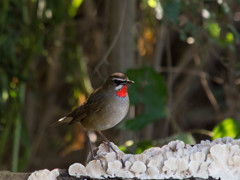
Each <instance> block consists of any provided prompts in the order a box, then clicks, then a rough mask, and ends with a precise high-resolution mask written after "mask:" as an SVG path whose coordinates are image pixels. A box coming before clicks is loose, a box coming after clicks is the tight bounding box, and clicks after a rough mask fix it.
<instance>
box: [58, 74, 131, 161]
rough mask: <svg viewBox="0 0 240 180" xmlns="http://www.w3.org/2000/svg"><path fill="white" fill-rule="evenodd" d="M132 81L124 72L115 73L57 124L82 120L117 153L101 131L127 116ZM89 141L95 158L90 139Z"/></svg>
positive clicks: (81, 121) (84, 124)
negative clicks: (128, 90) (129, 87)
mask: <svg viewBox="0 0 240 180" xmlns="http://www.w3.org/2000/svg"><path fill="white" fill-rule="evenodd" d="M132 83H134V82H133V81H131V80H129V79H128V77H127V76H125V75H124V74H122V73H113V74H112V75H110V76H109V78H108V79H107V81H106V82H105V83H104V84H103V85H102V86H100V87H99V88H97V89H96V90H95V91H94V92H93V93H92V94H91V95H90V96H89V98H88V99H87V100H86V101H85V102H84V103H83V104H82V105H80V106H79V107H77V108H76V109H74V110H73V111H72V112H71V113H69V114H68V115H67V116H65V117H63V118H61V119H59V120H58V121H57V122H56V123H55V124H61V123H69V124H74V123H77V122H80V123H81V124H82V126H83V127H84V128H85V129H86V130H87V131H89V130H94V131H97V132H98V133H99V134H100V135H101V136H102V137H103V138H104V140H105V141H107V142H108V146H109V148H111V149H112V150H113V151H114V152H115V153H116V151H115V150H114V149H113V148H112V146H111V143H110V142H109V140H108V139H107V138H106V137H105V136H104V135H103V134H102V133H101V131H103V130H107V129H109V128H112V127H114V126H115V125H117V124H118V123H119V122H120V121H122V120H123V118H124V117H125V116H126V114H127V112H128V109H129V98H128V93H127V86H128V85H129V84H132ZM88 138H89V136H88ZM89 143H90V149H91V153H92V157H93V158H94V155H93V151H92V147H91V142H90V139H89Z"/></svg>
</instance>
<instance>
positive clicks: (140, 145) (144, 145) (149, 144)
mask: <svg viewBox="0 0 240 180" xmlns="http://www.w3.org/2000/svg"><path fill="white" fill-rule="evenodd" d="M153 146H154V145H153V143H152V141H140V142H138V143H137V148H136V152H135V153H136V154H141V153H142V152H143V151H145V150H146V149H149V148H151V147H153Z"/></svg>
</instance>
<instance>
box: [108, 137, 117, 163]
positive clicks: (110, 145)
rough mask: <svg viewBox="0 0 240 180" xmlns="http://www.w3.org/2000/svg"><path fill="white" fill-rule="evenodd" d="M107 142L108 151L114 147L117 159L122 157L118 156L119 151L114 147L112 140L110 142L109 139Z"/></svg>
mask: <svg viewBox="0 0 240 180" xmlns="http://www.w3.org/2000/svg"><path fill="white" fill-rule="evenodd" d="M106 144H107V146H108V152H110V151H111V149H112V151H113V152H115V154H116V159H117V160H118V159H120V158H119V157H118V153H117V151H116V150H115V149H114V148H113V146H112V144H111V142H110V141H107V142H106Z"/></svg>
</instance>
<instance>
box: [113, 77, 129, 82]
mask: <svg viewBox="0 0 240 180" xmlns="http://www.w3.org/2000/svg"><path fill="white" fill-rule="evenodd" d="M112 80H118V81H123V82H124V81H126V80H124V79H119V78H112Z"/></svg>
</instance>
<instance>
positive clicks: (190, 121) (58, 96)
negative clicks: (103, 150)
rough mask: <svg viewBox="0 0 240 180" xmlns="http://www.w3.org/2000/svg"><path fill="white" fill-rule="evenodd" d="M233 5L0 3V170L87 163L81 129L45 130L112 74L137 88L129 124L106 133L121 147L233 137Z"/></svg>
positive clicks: (237, 119) (238, 65) (237, 61)
mask: <svg viewBox="0 0 240 180" xmlns="http://www.w3.org/2000/svg"><path fill="white" fill-rule="evenodd" d="M239 7H240V1H228V0H205V1H197V0H193V1H192V0H191V1H190V0H168V1H162V0H142V1H140V0H138V1H137V0H131V1H128V0H118V1H107V0H98V1H94V0H72V1H65V0H58V1H57V3H56V2H55V1H46V0H22V1H18V0H2V1H0V32H1V33H0V107H1V108H0V167H1V169H10V170H12V171H31V170H34V169H40V168H55V167H59V168H66V167H67V166H68V165H69V164H70V163H73V162H75V161H81V162H84V161H85V157H86V155H87V153H88V148H87V145H86V144H87V142H85V134H84V133H85V132H84V130H83V129H81V127H80V126H69V127H68V126H61V127H56V128H50V127H49V125H50V124H51V123H52V122H54V121H56V120H57V119H58V118H60V117H62V116H63V115H65V114H66V113H68V112H69V111H70V110H71V109H72V108H73V107H76V106H78V105H80V104H81V103H82V102H83V101H84V100H85V99H86V97H87V96H88V95H89V94H90V93H91V91H92V86H93V88H96V87H98V86H99V85H100V84H102V82H103V81H104V80H105V79H106V77H107V76H108V75H109V74H110V73H112V72H116V71H121V72H124V73H126V74H127V75H128V76H129V78H130V79H132V80H134V81H135V82H136V83H135V84H134V85H132V86H131V87H129V96H130V101H131V104H132V106H131V108H130V113H129V116H128V118H127V119H126V121H124V122H123V123H121V124H120V125H119V126H118V127H117V128H115V129H114V130H109V131H107V132H106V136H107V137H110V138H109V139H110V140H113V141H114V142H116V143H118V144H119V145H120V147H121V148H122V150H124V151H128V152H132V153H135V152H136V153H140V152H142V151H143V150H144V149H146V148H149V147H151V146H161V145H163V144H165V143H167V142H168V141H170V140H173V139H180V140H183V141H185V142H186V143H195V142H196V141H199V140H201V139H215V138H219V137H223V136H231V137H232V138H239V134H240V125H239V123H240V114H239V112H240V104H239V102H240V93H239V85H240V80H239V78H240V76H239V72H240V56H239V51H240V45H239V43H240V11H239ZM91 84H92V85H91ZM108 135H111V136H108ZM101 140H102V139H99V140H98V142H100V141H101ZM98 142H97V143H96V144H98ZM85 147H86V148H85ZM74 151H77V152H74Z"/></svg>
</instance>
